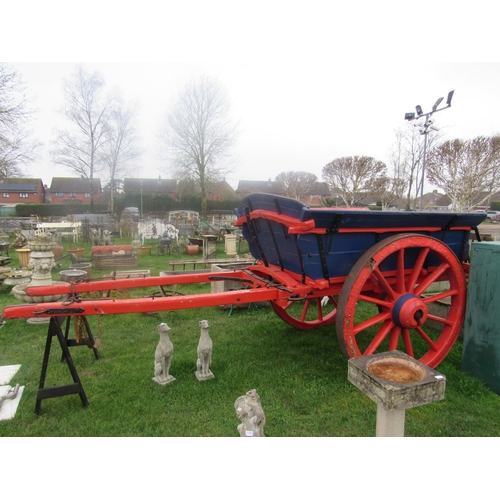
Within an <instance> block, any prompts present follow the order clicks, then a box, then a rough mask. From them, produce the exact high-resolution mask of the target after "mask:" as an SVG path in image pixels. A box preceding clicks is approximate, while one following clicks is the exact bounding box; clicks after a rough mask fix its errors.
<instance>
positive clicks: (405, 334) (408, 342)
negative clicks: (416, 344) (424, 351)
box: [401, 328, 415, 358]
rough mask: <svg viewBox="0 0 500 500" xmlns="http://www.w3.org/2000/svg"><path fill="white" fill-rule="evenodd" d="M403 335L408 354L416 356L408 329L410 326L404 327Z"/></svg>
mask: <svg viewBox="0 0 500 500" xmlns="http://www.w3.org/2000/svg"><path fill="white" fill-rule="evenodd" d="M401 336H402V337H403V344H404V346H405V351H406V354H408V356H411V357H412V358H414V357H415V356H414V354H413V346H412V345H411V338H410V330H408V328H402V329H401Z"/></svg>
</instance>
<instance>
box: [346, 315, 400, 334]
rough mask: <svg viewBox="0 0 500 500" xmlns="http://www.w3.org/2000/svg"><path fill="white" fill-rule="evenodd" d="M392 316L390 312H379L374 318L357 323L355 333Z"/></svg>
mask: <svg viewBox="0 0 500 500" xmlns="http://www.w3.org/2000/svg"><path fill="white" fill-rule="evenodd" d="M390 317H391V313H390V312H382V313H380V314H377V315H376V316H374V317H373V318H370V319H367V320H366V321H363V322H362V323H359V324H357V325H356V326H355V327H354V328H353V332H354V335H357V334H358V333H359V332H363V331H365V330H366V329H368V328H371V327H372V326H375V325H377V324H378V323H380V322H382V321H385V320H386V319H388V318H390Z"/></svg>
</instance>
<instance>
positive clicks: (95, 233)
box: [92, 229, 100, 247]
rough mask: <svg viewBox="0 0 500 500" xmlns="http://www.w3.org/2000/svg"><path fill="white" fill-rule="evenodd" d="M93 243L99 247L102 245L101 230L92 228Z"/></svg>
mask: <svg viewBox="0 0 500 500" xmlns="http://www.w3.org/2000/svg"><path fill="white" fill-rule="evenodd" d="M92 245H94V246H95V247H98V246H99V245H100V242H99V231H98V230H97V229H92Z"/></svg>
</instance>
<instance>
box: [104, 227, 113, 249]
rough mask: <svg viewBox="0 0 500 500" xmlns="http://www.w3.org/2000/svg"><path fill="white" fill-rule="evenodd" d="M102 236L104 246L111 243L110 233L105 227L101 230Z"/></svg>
mask: <svg viewBox="0 0 500 500" xmlns="http://www.w3.org/2000/svg"><path fill="white" fill-rule="evenodd" d="M102 238H103V243H104V246H110V245H111V233H110V232H109V231H108V230H107V229H105V230H104V231H103V233H102Z"/></svg>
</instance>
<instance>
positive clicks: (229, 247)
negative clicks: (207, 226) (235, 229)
mask: <svg viewBox="0 0 500 500" xmlns="http://www.w3.org/2000/svg"><path fill="white" fill-rule="evenodd" d="M224 252H225V253H226V255H229V256H230V257H234V256H235V255H237V252H236V236H235V235H234V234H225V235H224Z"/></svg>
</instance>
